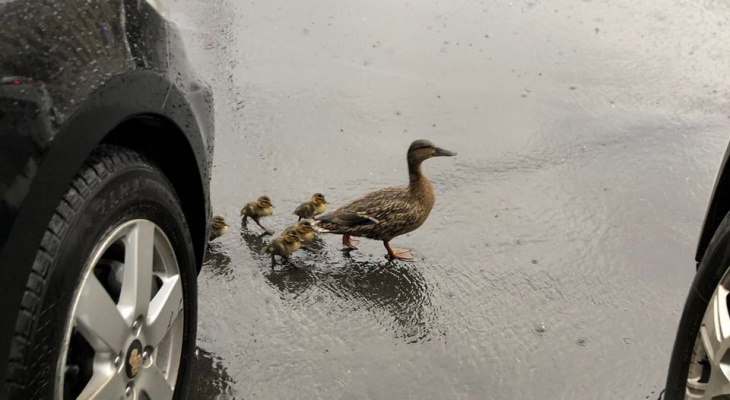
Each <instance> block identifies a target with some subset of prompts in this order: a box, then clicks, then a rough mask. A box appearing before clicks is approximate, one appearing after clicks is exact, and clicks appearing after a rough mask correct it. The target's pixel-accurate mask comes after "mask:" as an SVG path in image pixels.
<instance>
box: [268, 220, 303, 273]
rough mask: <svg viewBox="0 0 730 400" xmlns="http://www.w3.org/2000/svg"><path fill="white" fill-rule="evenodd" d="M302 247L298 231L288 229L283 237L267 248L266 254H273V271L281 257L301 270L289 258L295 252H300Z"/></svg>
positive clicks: (272, 242) (273, 241)
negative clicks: (278, 258)
mask: <svg viewBox="0 0 730 400" xmlns="http://www.w3.org/2000/svg"><path fill="white" fill-rule="evenodd" d="M301 246H302V242H301V241H300V240H299V236H298V235H297V231H296V230H295V229H287V230H285V231H284V232H283V233H282V234H281V236H279V237H278V238H276V239H274V240H272V241H271V243H269V245H268V246H266V252H267V253H269V254H271V269H274V266H275V265H276V257H275V256H279V257H281V258H283V259H284V260H286V261H287V262H289V264H291V265H293V266H295V267H297V268H301V267H300V266H299V265H297V264H295V263H294V262H293V261H291V259H289V256H291V255H292V253H294V252H295V251H297V250H299V248H300V247H301Z"/></svg>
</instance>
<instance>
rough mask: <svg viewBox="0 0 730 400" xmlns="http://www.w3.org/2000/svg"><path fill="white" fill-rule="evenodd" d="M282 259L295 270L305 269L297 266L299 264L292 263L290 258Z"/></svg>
mask: <svg viewBox="0 0 730 400" xmlns="http://www.w3.org/2000/svg"><path fill="white" fill-rule="evenodd" d="M284 259H285V260H286V262H288V263H289V264H291V265H293V266H294V268H296V269H305V268H304V267H302V266H301V265H299V264H297V263H295V262H294V261H292V260H291V258H289V257H284Z"/></svg>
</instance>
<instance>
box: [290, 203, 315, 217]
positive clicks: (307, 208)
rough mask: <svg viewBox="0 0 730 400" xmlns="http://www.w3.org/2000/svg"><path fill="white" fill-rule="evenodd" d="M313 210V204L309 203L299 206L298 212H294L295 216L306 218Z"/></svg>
mask: <svg viewBox="0 0 730 400" xmlns="http://www.w3.org/2000/svg"><path fill="white" fill-rule="evenodd" d="M311 208H312V204H311V203H309V202H307V203H302V204H300V205H299V207H297V209H296V210H294V215H298V216H300V217H301V216H304V215H307V212H308V211H310V209H311Z"/></svg>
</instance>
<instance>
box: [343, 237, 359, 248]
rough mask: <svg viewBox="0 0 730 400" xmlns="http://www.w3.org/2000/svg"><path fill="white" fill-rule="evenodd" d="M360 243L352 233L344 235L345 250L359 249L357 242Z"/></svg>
mask: <svg viewBox="0 0 730 400" xmlns="http://www.w3.org/2000/svg"><path fill="white" fill-rule="evenodd" d="M358 243H360V241H359V240H357V239H352V238H351V237H350V235H347V234H345V235H342V245H343V246H345V248H344V249H343V250H357V247H355V246H357V244H358Z"/></svg>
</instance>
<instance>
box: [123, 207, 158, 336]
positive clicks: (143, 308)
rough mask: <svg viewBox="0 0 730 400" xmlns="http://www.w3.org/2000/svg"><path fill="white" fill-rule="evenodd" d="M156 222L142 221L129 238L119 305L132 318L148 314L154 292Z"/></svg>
mask: <svg viewBox="0 0 730 400" xmlns="http://www.w3.org/2000/svg"><path fill="white" fill-rule="evenodd" d="M154 242H155V225H154V224H153V223H152V222H150V221H146V220H144V221H140V222H138V223H137V224H136V225H135V226H134V227H133V228H132V230H131V232H130V233H129V235H128V237H127V242H126V250H125V256H124V277H123V279H122V292H121V294H120V297H119V305H120V308H122V309H123V310H124V311H123V313H124V316H125V318H127V320H128V321H130V322H131V321H134V320H135V319H136V318H137V317H138V316H140V315H146V314H147V311H148V308H149V304H150V297H151V293H152V264H153V259H154Z"/></svg>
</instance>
